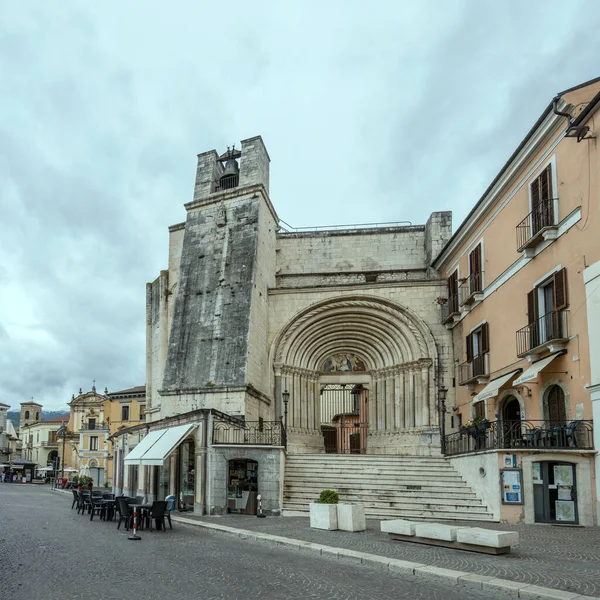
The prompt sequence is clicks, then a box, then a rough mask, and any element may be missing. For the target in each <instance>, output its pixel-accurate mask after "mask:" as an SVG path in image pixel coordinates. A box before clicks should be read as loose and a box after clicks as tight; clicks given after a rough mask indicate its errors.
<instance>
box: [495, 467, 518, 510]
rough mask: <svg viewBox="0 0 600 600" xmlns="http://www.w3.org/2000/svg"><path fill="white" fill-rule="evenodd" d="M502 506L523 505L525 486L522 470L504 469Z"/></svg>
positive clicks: (502, 472) (501, 479)
mask: <svg viewBox="0 0 600 600" xmlns="http://www.w3.org/2000/svg"><path fill="white" fill-rule="evenodd" d="M500 474H501V478H500V485H501V486H502V504H523V484H522V479H523V478H522V471H521V469H502V470H501V471H500Z"/></svg>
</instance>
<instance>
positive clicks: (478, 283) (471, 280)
mask: <svg viewBox="0 0 600 600" xmlns="http://www.w3.org/2000/svg"><path fill="white" fill-rule="evenodd" d="M461 281H462V283H461V284H460V287H459V292H458V295H459V298H460V302H459V304H460V306H464V307H470V306H473V305H474V304H477V303H479V302H481V301H482V300H483V271H479V272H476V273H471V274H470V275H469V276H468V277H467V278H466V279H463V280H461Z"/></svg>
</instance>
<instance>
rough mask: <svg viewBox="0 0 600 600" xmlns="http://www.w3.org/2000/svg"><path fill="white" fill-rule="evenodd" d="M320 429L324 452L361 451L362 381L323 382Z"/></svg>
mask: <svg viewBox="0 0 600 600" xmlns="http://www.w3.org/2000/svg"><path fill="white" fill-rule="evenodd" d="M320 414H321V432H322V434H323V443H324V446H325V452H326V453H327V454H365V453H366V448H367V433H368V411H367V390H366V389H364V388H363V386H362V384H357V385H350V384H325V385H324V386H323V388H322V389H321V398H320Z"/></svg>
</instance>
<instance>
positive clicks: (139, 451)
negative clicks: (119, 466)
mask: <svg viewBox="0 0 600 600" xmlns="http://www.w3.org/2000/svg"><path fill="white" fill-rule="evenodd" d="M165 431H166V429H157V430H156V431H151V432H150V433H149V434H148V435H147V436H146V437H145V438H144V439H143V440H142V441H141V442H140V443H139V444H138V445H137V446H136V447H135V448H134V449H133V450H132V451H131V452H130V453H129V454H128V455H127V456H126V457H125V464H126V465H139V464H140V459H141V458H142V456H143V455H144V454H145V453H146V451H147V450H150V448H152V446H154V444H156V442H158V440H159V439H160V438H161V437H162V436H163V435H164V434H165Z"/></svg>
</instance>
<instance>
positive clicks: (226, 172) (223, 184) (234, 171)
mask: <svg viewBox="0 0 600 600" xmlns="http://www.w3.org/2000/svg"><path fill="white" fill-rule="evenodd" d="M235 155H236V153H235V147H234V148H233V149H232V150H230V149H229V148H227V157H226V162H225V167H224V169H223V174H222V175H221V177H220V178H219V189H221V190H229V189H231V188H234V187H237V186H238V183H239V181H240V166H239V165H238V162H237V160H236V159H235Z"/></svg>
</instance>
